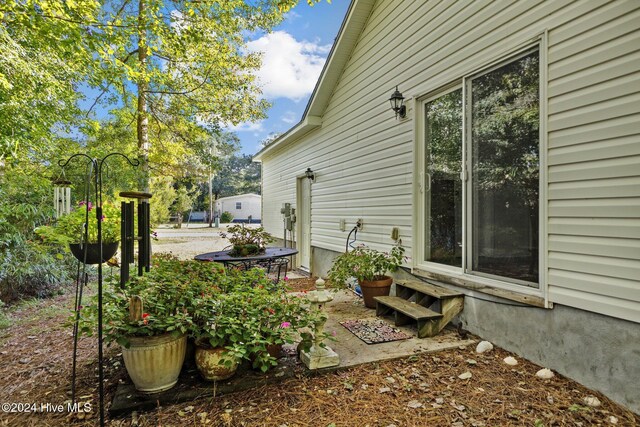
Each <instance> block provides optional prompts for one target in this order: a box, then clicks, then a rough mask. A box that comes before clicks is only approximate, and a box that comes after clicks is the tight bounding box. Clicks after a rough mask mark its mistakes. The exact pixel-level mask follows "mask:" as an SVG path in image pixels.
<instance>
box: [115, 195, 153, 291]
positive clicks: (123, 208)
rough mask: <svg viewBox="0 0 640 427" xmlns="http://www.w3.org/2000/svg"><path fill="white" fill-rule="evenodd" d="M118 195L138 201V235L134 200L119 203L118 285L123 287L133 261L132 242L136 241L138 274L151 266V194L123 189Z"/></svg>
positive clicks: (140, 274)
mask: <svg viewBox="0 0 640 427" xmlns="http://www.w3.org/2000/svg"><path fill="white" fill-rule="evenodd" d="M120 197H123V198H125V199H135V200H137V201H138V235H137V236H136V235H135V234H134V228H135V218H134V208H135V202H134V201H133V200H132V201H129V202H122V203H121V205H120V236H121V240H122V249H121V252H120V286H121V287H122V288H124V285H125V283H127V281H128V280H129V264H132V263H133V262H134V259H135V256H134V250H133V249H134V242H135V241H138V276H142V274H143V272H144V271H147V272H148V271H149V268H150V267H151V229H150V209H149V208H150V205H149V199H150V198H151V194H149V193H138V192H133V191H124V192H122V193H120Z"/></svg>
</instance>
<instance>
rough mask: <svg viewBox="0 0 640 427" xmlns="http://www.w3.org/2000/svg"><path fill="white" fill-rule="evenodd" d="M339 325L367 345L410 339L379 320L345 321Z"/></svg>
mask: <svg viewBox="0 0 640 427" xmlns="http://www.w3.org/2000/svg"><path fill="white" fill-rule="evenodd" d="M340 324H341V325H342V326H344V327H345V328H347V329H348V330H349V331H350V332H351V333H352V334H353V335H355V336H357V337H358V338H360V339H361V340H362V341H364V342H366V343H367V344H379V343H383V342H390V341H399V340H406V339H407V338H411V335H407V334H405V333H404V332H402V331H401V330H399V329H398V328H394V327H393V326H391V325H389V324H388V323H386V322H383V321H382V320H380V319H367V320H345V321H344V322H340Z"/></svg>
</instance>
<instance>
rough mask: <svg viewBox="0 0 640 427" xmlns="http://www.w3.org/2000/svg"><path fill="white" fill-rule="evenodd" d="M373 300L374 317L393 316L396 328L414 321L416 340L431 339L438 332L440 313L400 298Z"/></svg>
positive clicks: (377, 298)
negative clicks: (416, 327) (416, 333)
mask: <svg viewBox="0 0 640 427" xmlns="http://www.w3.org/2000/svg"><path fill="white" fill-rule="evenodd" d="M374 300H375V302H376V315H377V316H384V315H386V314H393V317H394V320H395V325H396V326H402V325H406V324H408V323H411V322H413V321H415V322H416V323H417V324H418V338H424V337H432V336H434V335H436V334H437V333H438V332H440V329H439V325H440V319H441V318H442V314H440V313H436V312H435V311H432V310H429V309H428V308H426V307H422V306H421V305H418V304H415V303H412V302H409V301H407V300H405V299H402V298H400V297H375V298H374Z"/></svg>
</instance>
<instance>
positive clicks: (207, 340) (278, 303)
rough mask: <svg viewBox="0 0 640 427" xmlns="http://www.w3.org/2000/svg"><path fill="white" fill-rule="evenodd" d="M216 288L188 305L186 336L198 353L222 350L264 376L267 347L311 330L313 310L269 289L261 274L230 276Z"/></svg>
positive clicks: (277, 288)
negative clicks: (189, 316)
mask: <svg viewBox="0 0 640 427" xmlns="http://www.w3.org/2000/svg"><path fill="white" fill-rule="evenodd" d="M221 279H222V280H221V281H220V282H219V284H218V286H216V287H215V289H211V290H210V291H205V292H202V293H201V295H199V296H196V298H195V300H194V301H193V306H194V311H193V324H192V327H191V331H192V333H191V335H192V336H193V337H194V338H195V340H196V344H197V345H199V346H201V347H209V348H216V347H224V348H226V349H227V351H228V352H229V353H230V355H231V356H232V357H233V358H236V359H246V360H249V361H251V362H252V364H253V366H254V367H255V368H258V369H260V370H262V371H266V370H267V369H269V367H271V366H274V365H275V364H276V363H277V362H276V359H275V358H274V357H273V356H271V355H270V354H269V352H268V347H269V346H272V345H281V344H285V343H293V342H294V340H296V339H297V337H298V332H299V331H300V330H301V329H302V330H305V329H307V330H309V329H311V328H313V326H314V325H315V322H316V321H317V319H316V317H317V316H318V314H317V311H316V310H309V308H308V304H307V302H306V301H305V300H304V299H303V298H302V297H300V296H296V295H294V294H290V293H287V292H286V288H285V287H284V286H283V285H282V284H281V283H279V284H274V283H273V282H272V281H271V280H270V279H269V278H268V277H267V276H266V275H265V273H264V271H262V270H260V269H252V270H249V271H237V270H229V271H227V275H226V276H224V277H223V278H221Z"/></svg>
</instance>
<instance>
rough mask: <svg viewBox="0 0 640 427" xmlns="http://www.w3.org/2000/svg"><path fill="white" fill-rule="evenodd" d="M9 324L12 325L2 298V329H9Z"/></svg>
mask: <svg viewBox="0 0 640 427" xmlns="http://www.w3.org/2000/svg"><path fill="white" fill-rule="evenodd" d="M9 326H11V320H10V319H9V318H8V317H7V314H6V313H5V308H4V303H3V302H2V300H0V330H2V329H7V328H8V327H9Z"/></svg>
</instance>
